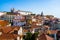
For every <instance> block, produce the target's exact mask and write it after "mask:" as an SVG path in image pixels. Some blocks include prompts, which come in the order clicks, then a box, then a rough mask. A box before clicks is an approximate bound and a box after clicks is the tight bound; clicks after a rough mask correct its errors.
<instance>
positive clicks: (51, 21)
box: [0, 8, 60, 40]
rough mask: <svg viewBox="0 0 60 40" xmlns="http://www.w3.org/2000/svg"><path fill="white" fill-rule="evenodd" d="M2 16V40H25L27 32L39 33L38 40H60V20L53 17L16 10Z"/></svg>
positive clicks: (0, 24)
mask: <svg viewBox="0 0 60 40" xmlns="http://www.w3.org/2000/svg"><path fill="white" fill-rule="evenodd" d="M0 14H2V15H0V39H1V40H23V36H24V35H26V33H27V32H31V33H35V32H39V35H38V37H37V38H36V40H60V19H59V18H56V17H54V16H53V15H44V14H43V12H41V13H40V14H33V13H32V12H29V11H21V10H15V9H14V8H13V9H11V12H0Z"/></svg>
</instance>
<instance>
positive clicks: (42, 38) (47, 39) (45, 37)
mask: <svg viewBox="0 0 60 40" xmlns="http://www.w3.org/2000/svg"><path fill="white" fill-rule="evenodd" d="M38 40H54V39H53V38H52V37H50V36H48V35H46V34H44V33H43V34H41V35H40V36H39V37H38Z"/></svg>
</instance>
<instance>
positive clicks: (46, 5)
mask: <svg viewBox="0 0 60 40" xmlns="http://www.w3.org/2000/svg"><path fill="white" fill-rule="evenodd" d="M11 8H15V9H19V10H24V11H31V12H33V13H36V14H37V13H38V14H39V13H41V11H43V13H44V14H47V15H48V14H49V15H54V16H56V17H60V0H0V11H10V9H11Z"/></svg>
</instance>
